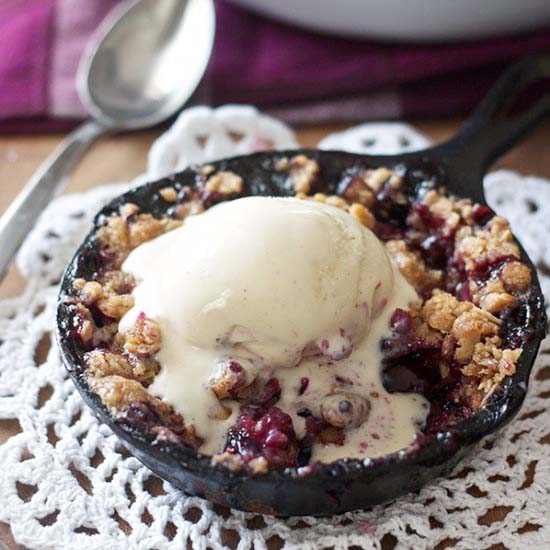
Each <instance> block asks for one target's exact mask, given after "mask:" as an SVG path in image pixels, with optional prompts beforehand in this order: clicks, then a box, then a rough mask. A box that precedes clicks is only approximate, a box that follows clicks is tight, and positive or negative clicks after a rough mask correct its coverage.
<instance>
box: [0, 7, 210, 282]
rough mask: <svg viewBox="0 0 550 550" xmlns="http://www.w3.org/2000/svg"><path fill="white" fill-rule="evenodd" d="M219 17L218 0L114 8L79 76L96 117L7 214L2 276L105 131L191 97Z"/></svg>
mask: <svg viewBox="0 0 550 550" xmlns="http://www.w3.org/2000/svg"><path fill="white" fill-rule="evenodd" d="M214 22H215V12H214V4H213V0H134V2H132V3H130V5H129V6H128V5H127V4H123V6H122V7H121V8H119V9H118V10H115V11H114V12H112V13H111V15H110V16H107V19H106V20H105V21H104V23H103V24H102V25H101V27H100V29H99V30H98V32H97V34H96V35H95V36H94V38H92V41H91V42H90V44H89V45H88V48H87V49H86V52H85V54H84V56H83V57H82V59H81V62H80V65H79V71H78V77H77V89H78V92H79V95H80V98H81V100H82V102H83V103H84V105H85V106H86V107H87V109H88V111H89V113H90V115H91V116H92V119H91V120H89V121H87V122H84V123H83V124H81V125H80V126H79V127H78V128H76V129H75V130H73V131H72V132H71V133H70V134H69V135H68V136H67V137H66V138H65V140H63V142H62V143H61V144H60V145H59V146H58V147H57V148H56V149H55V151H54V152H53V153H52V154H51V155H50V156H49V157H48V158H47V159H46V160H45V161H44V162H43V163H42V165H41V166H40V168H39V169H38V170H37V171H36V172H35V174H34V175H33V176H32V178H31V179H30V180H29V182H28V183H27V184H26V185H25V187H23V189H22V190H21V192H20V193H19V195H17V197H16V198H15V200H14V201H13V202H12V204H11V205H10V206H9V208H8V209H7V210H6V212H5V213H4V215H3V216H2V217H1V218H0V277H2V276H3V274H4V273H5V271H6V269H7V268H8V266H9V265H10V263H11V261H12V259H13V257H14V255H15V253H16V252H17V250H18V249H19V247H20V246H21V243H22V242H23V241H24V239H25V238H26V237H27V235H28V234H29V231H30V230H31V229H32V227H33V226H34V224H35V221H36V219H37V218H38V217H39V216H40V214H41V213H42V212H43V211H44V209H45V208H46V206H47V205H48V203H49V201H50V200H51V199H52V198H53V197H54V196H55V194H56V193H58V192H59V191H61V189H62V188H63V187H64V185H65V184H66V182H67V181H68V178H67V176H68V175H69V173H70V172H71V170H72V169H73V168H74V167H75V166H76V164H77V163H78V161H79V160H80V159H81V158H82V156H83V155H84V153H85V152H86V151H87V150H88V149H89V148H90V146H91V145H92V144H93V143H94V142H95V141H96V140H97V139H98V138H100V137H101V136H103V135H105V134H107V133H113V132H116V131H121V130H137V129H139V128H147V127H149V126H154V125H156V124H158V123H160V122H162V121H163V120H166V119H167V118H169V117H171V116H172V115H174V114H175V113H176V112H177V111H178V110H179V109H180V108H181V107H182V105H183V104H184V103H185V102H186V101H187V100H188V99H189V97H190V96H191V94H192V93H193V92H194V91H195V88H196V87H197V85H198V83H199V82H200V79H201V77H202V75H203V73H204V71H205V69H206V65H207V64H208V60H209V58H210V53H211V50H212V45H213V42H214V27H215V23H214Z"/></svg>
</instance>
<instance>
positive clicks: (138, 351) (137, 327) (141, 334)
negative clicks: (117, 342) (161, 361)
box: [124, 313, 162, 355]
mask: <svg viewBox="0 0 550 550" xmlns="http://www.w3.org/2000/svg"><path fill="white" fill-rule="evenodd" d="M124 339H125V342H124V349H125V350H126V351H127V352H128V353H131V354H132V355H154V354H155V353H158V352H159V351H160V346H161V341H162V336H161V331H160V326H159V324H158V323H157V322H156V321H155V320H153V319H150V318H149V317H147V316H146V315H145V314H144V313H140V314H139V315H138V318H137V319H136V322H135V324H134V326H133V327H132V328H131V329H130V330H129V331H128V332H126V333H125V334H124Z"/></svg>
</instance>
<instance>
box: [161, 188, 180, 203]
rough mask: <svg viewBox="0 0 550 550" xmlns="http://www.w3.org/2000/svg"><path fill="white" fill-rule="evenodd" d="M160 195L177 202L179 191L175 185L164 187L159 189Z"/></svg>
mask: <svg viewBox="0 0 550 550" xmlns="http://www.w3.org/2000/svg"><path fill="white" fill-rule="evenodd" d="M159 195H160V196H161V197H162V200H164V201H166V202H176V201H177V200H178V192H177V191H176V190H175V189H174V188H173V187H163V188H162V189H161V190H160V191H159Z"/></svg>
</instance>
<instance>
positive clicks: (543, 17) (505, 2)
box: [231, 0, 550, 42]
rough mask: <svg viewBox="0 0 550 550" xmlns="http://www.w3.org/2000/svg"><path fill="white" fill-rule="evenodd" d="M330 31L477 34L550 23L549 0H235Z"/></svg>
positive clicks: (433, 37)
mask: <svg viewBox="0 0 550 550" xmlns="http://www.w3.org/2000/svg"><path fill="white" fill-rule="evenodd" d="M231 1H232V2H234V3H235V4H239V5H241V6H245V7H247V8H250V9H251V10H253V11H256V12H258V13H262V14H264V15H268V16H272V17H274V18H276V19H279V20H281V21H284V22H286V23H290V24H293V25H298V26H301V27H305V28H307V29H313V30H317V31H322V32H326V33H330V34H336V35H343V36H354V37H358V38H375V39H383V40H392V41H407V40H410V41H417V42H418V41H421V42H425V41H452V40H474V39H477V38H486V37H491V36H499V35H503V34H511V33H517V32H521V31H527V30H531V29H535V28H540V27H543V26H545V25H550V0H231Z"/></svg>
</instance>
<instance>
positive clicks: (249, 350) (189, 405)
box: [119, 197, 395, 450]
mask: <svg viewBox="0 0 550 550" xmlns="http://www.w3.org/2000/svg"><path fill="white" fill-rule="evenodd" d="M123 270H124V271H126V272H128V273H131V274H132V275H133V276H134V277H135V278H136V280H137V281H138V285H137V287H136V288H135V290H134V298H135V305H134V307H133V308H132V310H130V311H129V312H128V313H127V314H126V316H125V317H124V318H123V319H122V320H121V323H120V327H119V330H121V331H124V330H125V329H127V328H129V327H130V326H131V325H132V323H133V322H134V321H135V319H136V317H137V315H138V314H139V313H140V312H145V314H146V315H147V316H148V317H151V318H153V319H155V320H157V322H158V323H159V325H160V327H161V331H162V349H161V351H160V352H159V353H158V355H157V359H158V361H159V362H160V364H161V372H160V374H159V375H158V376H157V377H156V379H155V382H154V383H153V385H152V386H151V388H150V391H152V392H153V393H156V394H157V395H159V396H161V397H163V398H164V399H166V400H167V401H168V402H170V403H172V404H173V405H174V407H175V408H176V410H178V411H179V412H180V413H182V414H183V416H184V418H185V419H186V422H190V423H194V424H195V427H196V429H197V431H198V433H199V435H201V436H202V437H204V438H205V439H206V440H207V441H208V439H209V437H213V438H214V440H216V441H215V442H212V443H211V445H210V444H208V445H207V447H206V448H207V449H209V448H211V449H213V450H219V448H220V445H221V442H220V441H219V438H221V437H222V436H223V434H224V433H225V430H226V429H227V427H228V425H229V424H230V423H231V422H232V420H233V415H232V416H231V417H230V418H229V419H227V420H226V421H225V424H226V425H220V426H219V428H218V430H217V432H216V433H218V432H219V434H220V435H219V437H218V436H214V434H213V430H214V428H213V426H212V424H213V423H212V421H211V418H212V417H213V416H214V417H216V414H217V412H219V407H220V404H219V402H218V400H217V399H216V397H215V396H214V394H213V393H212V391H210V390H209V389H208V379H209V377H210V376H211V374H212V372H213V369H214V368H215V367H216V365H217V363H218V362H219V361H220V360H222V359H224V358H227V357H231V358H244V359H245V360H246V361H247V362H248V363H247V364H253V365H255V366H256V368H257V369H265V371H266V376H270V375H271V374H272V372H273V370H274V369H277V368H283V367H284V368H286V367H294V366H296V365H297V364H298V363H299V362H300V360H301V359H302V356H303V355H305V356H308V355H309V356H310V355H312V354H314V353H317V354H318V353H319V351H320V352H321V353H322V354H323V355H325V356H327V357H329V358H331V359H336V360H339V359H342V358H345V357H347V356H349V355H350V354H351V352H352V349H353V348H354V347H355V346H357V345H358V344H359V343H360V342H361V341H362V340H363V339H364V337H365V335H366V334H367V333H368V329H369V326H370V325H371V323H372V321H373V319H375V318H376V317H377V316H378V315H379V314H380V312H381V311H382V310H383V309H384V306H385V305H386V303H387V302H388V300H389V299H390V297H391V295H392V290H393V286H394V277H395V271H394V269H393V267H392V264H391V263H390V260H389V258H388V255H387V253H386V251H385V248H384V246H383V245H382V243H381V242H380V241H379V240H378V238H377V237H376V236H375V235H374V234H373V233H372V232H371V231H369V230H368V229H366V228H365V227H363V226H362V225H361V224H360V223H359V222H358V221H357V220H355V219H354V218H353V217H352V216H350V215H349V214H348V213H347V212H345V211H342V210H340V209H338V208H336V207H333V206H329V205H326V204H321V203H317V202H312V201H302V200H297V199H293V198H272V197H247V198H242V199H237V200H234V201H230V202H224V203H221V204H219V205H217V206H214V207H212V208H210V209H209V210H208V211H206V212H205V213H203V214H201V215H198V216H192V217H189V218H187V219H186V220H185V223H184V224H183V225H182V226H181V227H180V228H178V229H175V230H173V231H171V232H169V233H166V234H164V235H162V236H160V237H158V238H156V239H154V240H152V241H149V242H146V243H145V244H143V245H141V246H139V247H138V248H137V249H135V250H134V251H133V252H132V253H131V254H130V255H129V257H128V258H127V260H126V261H125V263H124V265H123ZM235 409H236V406H235V407H233V412H234V414H235ZM218 424H224V422H221V423H218Z"/></svg>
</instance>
